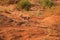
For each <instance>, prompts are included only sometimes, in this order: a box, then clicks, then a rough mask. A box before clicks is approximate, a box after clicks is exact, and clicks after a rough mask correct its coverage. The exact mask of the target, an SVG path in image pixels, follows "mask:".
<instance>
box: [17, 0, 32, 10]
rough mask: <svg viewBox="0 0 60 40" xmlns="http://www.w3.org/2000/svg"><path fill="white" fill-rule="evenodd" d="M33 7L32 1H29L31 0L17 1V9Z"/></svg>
mask: <svg viewBox="0 0 60 40" xmlns="http://www.w3.org/2000/svg"><path fill="white" fill-rule="evenodd" d="M30 7H31V3H30V2H29V0H21V1H19V2H18V3H17V6H16V9H20V8H21V9H25V10H27V11H28V10H29V9H30Z"/></svg>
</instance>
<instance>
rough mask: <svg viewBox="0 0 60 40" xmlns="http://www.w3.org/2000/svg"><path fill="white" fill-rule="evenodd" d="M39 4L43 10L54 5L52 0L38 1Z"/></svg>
mask: <svg viewBox="0 0 60 40" xmlns="http://www.w3.org/2000/svg"><path fill="white" fill-rule="evenodd" d="M39 3H40V5H41V6H43V7H44V8H46V7H48V8H51V7H52V6H53V5H54V2H53V1H52V0H40V2H39Z"/></svg>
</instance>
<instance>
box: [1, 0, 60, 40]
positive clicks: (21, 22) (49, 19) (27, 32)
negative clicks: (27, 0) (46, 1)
mask: <svg viewBox="0 0 60 40" xmlns="http://www.w3.org/2000/svg"><path fill="white" fill-rule="evenodd" d="M54 1H55V0H54ZM31 2H33V0H32V1H31ZM35 2H36V1H35ZM35 2H33V4H34V3H35ZM37 4H38V3H37ZM57 4H58V5H57ZM15 6H16V4H13V5H9V6H1V5H0V40H60V0H59V1H56V5H55V6H54V7H52V9H49V8H47V9H42V8H41V7H39V6H36V5H35V6H34V7H32V8H31V11H25V10H20V11H18V10H14V7H15Z"/></svg>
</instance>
